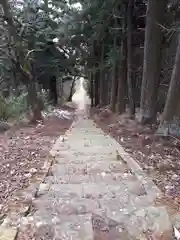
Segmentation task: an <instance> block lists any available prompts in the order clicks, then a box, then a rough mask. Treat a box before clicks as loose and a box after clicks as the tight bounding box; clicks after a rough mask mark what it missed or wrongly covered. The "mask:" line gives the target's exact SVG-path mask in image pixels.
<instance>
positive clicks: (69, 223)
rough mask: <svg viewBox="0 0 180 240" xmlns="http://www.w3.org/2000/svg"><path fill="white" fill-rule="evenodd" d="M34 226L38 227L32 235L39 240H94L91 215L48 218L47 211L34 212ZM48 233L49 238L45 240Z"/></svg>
mask: <svg viewBox="0 0 180 240" xmlns="http://www.w3.org/2000/svg"><path fill="white" fill-rule="evenodd" d="M34 225H35V226H39V227H38V229H36V233H35V234H34V235H35V237H36V239H39V240H40V239H56V240H62V239H64V240H72V239H73V240H84V239H86V240H94V236H93V229H92V216H91V214H83V215H60V216H57V215H54V216H53V215H51V216H49V215H48V212H47V211H44V212H36V213H35V215H34ZM47 226H49V228H47ZM40 228H41V229H42V230H40ZM46 228H47V230H46ZM49 231H51V238H47V237H48V235H49ZM42 232H43V235H42Z"/></svg>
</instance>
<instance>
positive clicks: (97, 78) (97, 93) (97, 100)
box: [94, 70, 100, 106]
mask: <svg viewBox="0 0 180 240" xmlns="http://www.w3.org/2000/svg"><path fill="white" fill-rule="evenodd" d="M99 75H100V74H99V71H97V70H96V72H95V73H94V89H95V91H94V97H95V100H94V103H95V106H98V105H99V103H100V101H99V100H100V99H99Z"/></svg>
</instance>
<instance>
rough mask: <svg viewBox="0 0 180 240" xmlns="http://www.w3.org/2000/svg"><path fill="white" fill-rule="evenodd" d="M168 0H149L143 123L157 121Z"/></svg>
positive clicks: (142, 90) (142, 107)
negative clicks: (163, 27)
mask: <svg viewBox="0 0 180 240" xmlns="http://www.w3.org/2000/svg"><path fill="white" fill-rule="evenodd" d="M166 5H167V0H163V1H159V0H148V4H147V13H146V15H147V16H146V30H145V44H144V63H143V80H142V86H141V104H140V110H141V116H140V117H141V118H140V121H141V123H143V124H150V123H154V122H156V117H157V110H156V105H157V91H158V87H159V79H160V72H161V47H162V37H163V33H162V30H161V27H160V26H159V24H162V25H163V19H164V15H165V14H164V13H165V10H166Z"/></svg>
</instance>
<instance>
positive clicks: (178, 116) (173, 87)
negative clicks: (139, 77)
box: [158, 37, 180, 136]
mask: <svg viewBox="0 0 180 240" xmlns="http://www.w3.org/2000/svg"><path fill="white" fill-rule="evenodd" d="M179 66H180V37H179V44H178V48H177V52H176V59H175V63H174V67H173V72H172V76H171V82H170V86H169V91H168V95H167V99H166V104H165V108H164V111H163V114H162V118H161V123H160V127H159V129H158V132H159V133H162V134H163V135H169V134H172V135H177V136H180V94H179V93H180V77H179V76H180V67H179Z"/></svg>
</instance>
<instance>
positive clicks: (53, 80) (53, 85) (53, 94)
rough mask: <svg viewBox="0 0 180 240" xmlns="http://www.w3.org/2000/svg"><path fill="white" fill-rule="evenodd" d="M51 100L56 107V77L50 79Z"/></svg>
mask: <svg viewBox="0 0 180 240" xmlns="http://www.w3.org/2000/svg"><path fill="white" fill-rule="evenodd" d="M61 97H62V96H61ZM49 100H50V101H51V102H52V104H53V105H54V106H56V105H57V103H58V94H57V79H56V76H51V77H50V79H49Z"/></svg>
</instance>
